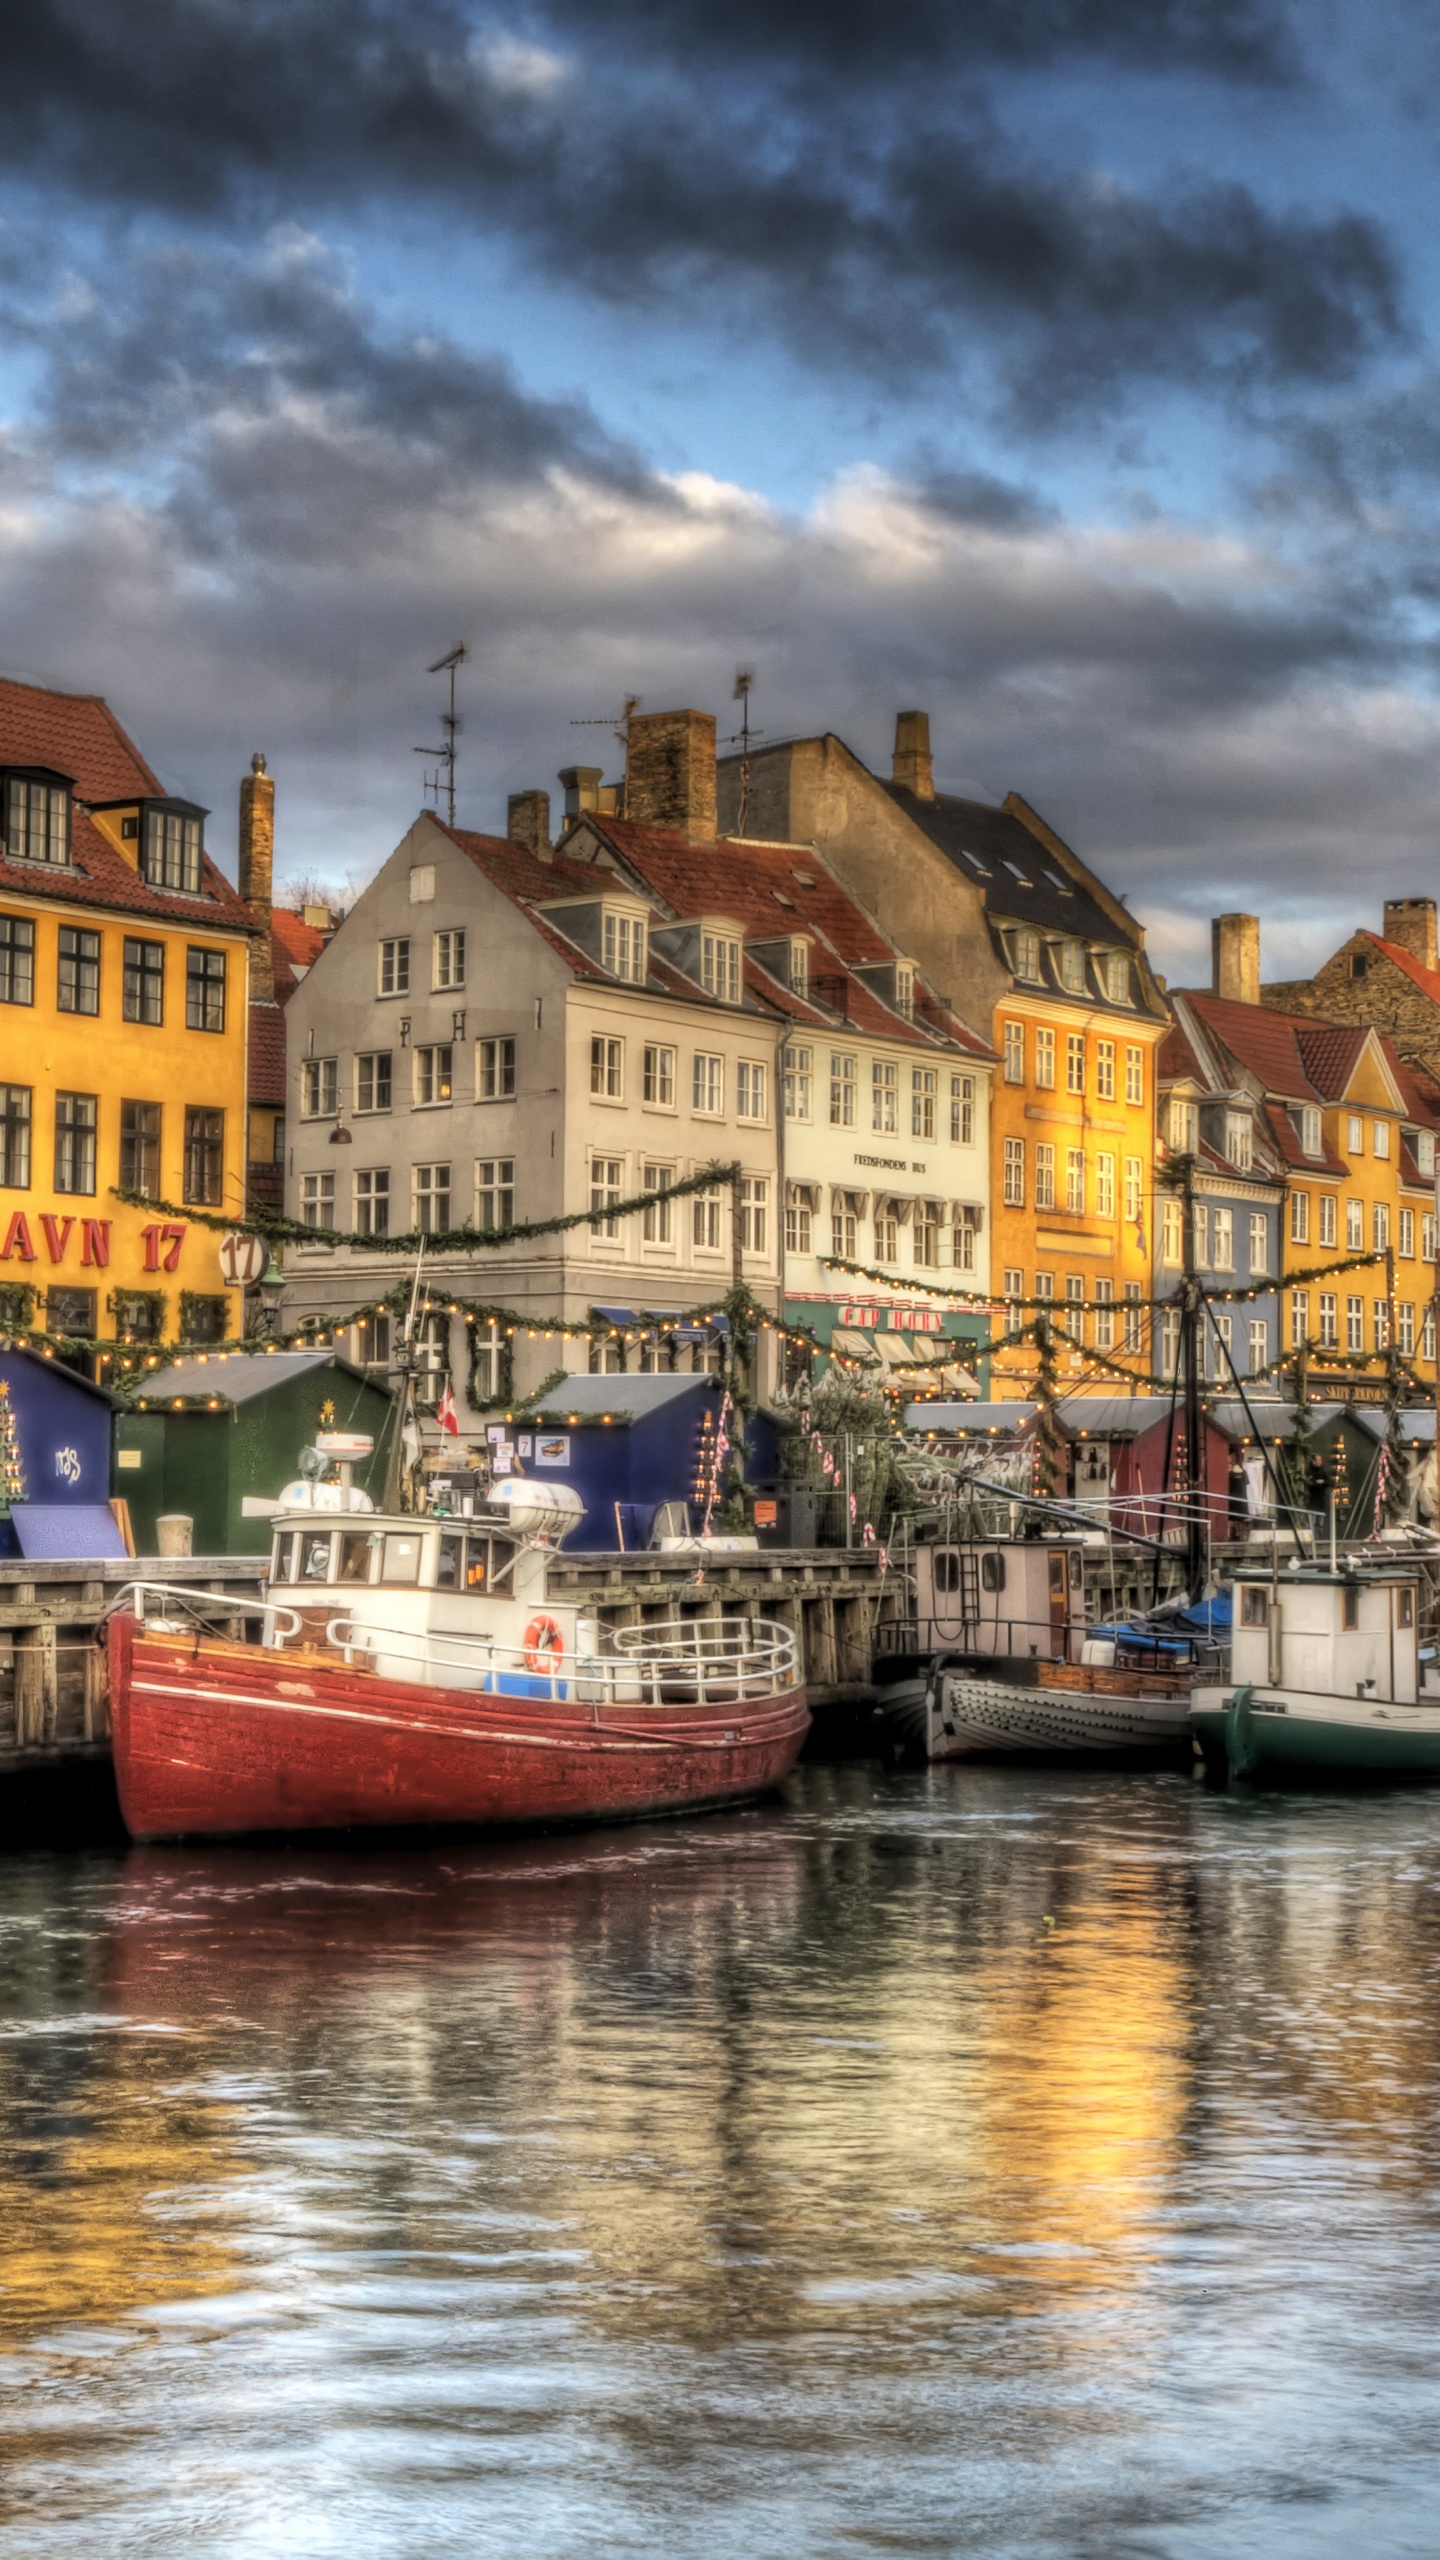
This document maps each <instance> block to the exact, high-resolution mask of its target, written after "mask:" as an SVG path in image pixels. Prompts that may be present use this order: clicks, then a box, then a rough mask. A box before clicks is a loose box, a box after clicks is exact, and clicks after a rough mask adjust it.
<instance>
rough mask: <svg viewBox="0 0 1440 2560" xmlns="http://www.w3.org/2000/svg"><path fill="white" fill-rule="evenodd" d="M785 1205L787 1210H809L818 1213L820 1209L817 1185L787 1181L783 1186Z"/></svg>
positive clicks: (818, 1187)
mask: <svg viewBox="0 0 1440 2560" xmlns="http://www.w3.org/2000/svg"><path fill="white" fill-rule="evenodd" d="M785 1205H786V1207H787V1209H810V1210H812V1211H818V1209H819V1207H820V1185H819V1183H818V1182H791V1181H787V1182H786V1185H785Z"/></svg>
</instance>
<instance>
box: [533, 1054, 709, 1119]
mask: <svg viewBox="0 0 1440 2560" xmlns="http://www.w3.org/2000/svg"><path fill="white" fill-rule="evenodd" d="M511 1047H512V1049H513V1047H514V1042H513V1041H512V1042H511ZM512 1074H513V1066H512ZM642 1091H643V1093H644V1098H645V1100H646V1101H647V1102H648V1103H650V1104H652V1105H653V1106H654V1108H655V1109H656V1110H658V1111H673V1110H674V1108H675V1052H674V1050H673V1049H666V1048H662V1047H661V1046H660V1045H659V1044H658V1042H656V1041H654V1040H647V1041H646V1043H645V1052H644V1071H643V1076H642Z"/></svg>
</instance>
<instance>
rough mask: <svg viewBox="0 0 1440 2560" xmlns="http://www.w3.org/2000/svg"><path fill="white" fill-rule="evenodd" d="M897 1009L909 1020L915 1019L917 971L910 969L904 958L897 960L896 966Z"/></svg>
mask: <svg viewBox="0 0 1440 2560" xmlns="http://www.w3.org/2000/svg"><path fill="white" fill-rule="evenodd" d="M895 1010H896V1012H897V1013H903V1014H904V1016H905V1019H906V1021H907V1022H913V1021H914V1019H915V972H914V970H913V969H908V968H907V967H906V966H905V963H904V961H903V960H902V961H897V963H896V967H895Z"/></svg>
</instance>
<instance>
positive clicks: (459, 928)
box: [430, 924, 465, 995]
mask: <svg viewBox="0 0 1440 2560" xmlns="http://www.w3.org/2000/svg"><path fill="white" fill-rule="evenodd" d="M464 984H465V927H464V925H463V924H451V925H442V927H441V929H440V931H439V932H438V933H437V934H436V935H435V937H434V940H433V943H432V946H431V955H430V985H431V989H432V991H433V993H434V994H436V995H450V994H452V993H453V992H454V990H455V989H456V988H457V987H463V986H464Z"/></svg>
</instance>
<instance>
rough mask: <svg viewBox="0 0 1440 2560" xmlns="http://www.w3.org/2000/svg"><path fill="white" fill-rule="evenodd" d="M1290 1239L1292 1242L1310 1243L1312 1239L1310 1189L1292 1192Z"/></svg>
mask: <svg viewBox="0 0 1440 2560" xmlns="http://www.w3.org/2000/svg"><path fill="white" fill-rule="evenodd" d="M1290 1241H1291V1243H1292V1244H1308V1243H1309V1241H1310V1194H1309V1192H1308V1191H1292V1192H1291V1194H1290Z"/></svg>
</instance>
